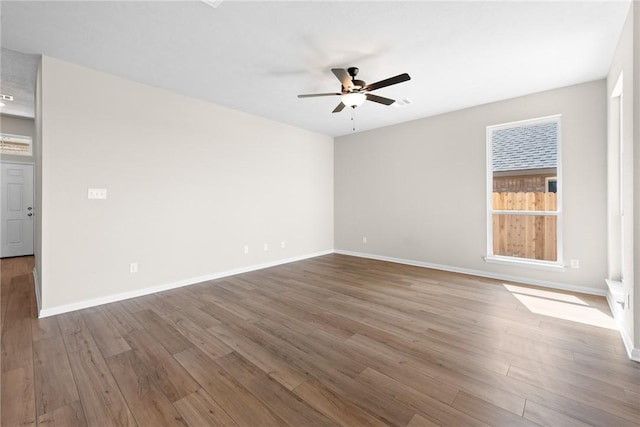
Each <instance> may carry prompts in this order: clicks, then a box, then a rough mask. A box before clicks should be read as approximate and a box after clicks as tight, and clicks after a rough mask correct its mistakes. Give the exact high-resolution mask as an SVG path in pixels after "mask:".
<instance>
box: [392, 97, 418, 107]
mask: <svg viewBox="0 0 640 427" xmlns="http://www.w3.org/2000/svg"><path fill="white" fill-rule="evenodd" d="M412 103H413V101H412V100H410V99H409V98H404V99H399V100H397V101H396V102H394V103H393V106H394V107H396V108H400V107H406V106H407V105H409V104H412Z"/></svg>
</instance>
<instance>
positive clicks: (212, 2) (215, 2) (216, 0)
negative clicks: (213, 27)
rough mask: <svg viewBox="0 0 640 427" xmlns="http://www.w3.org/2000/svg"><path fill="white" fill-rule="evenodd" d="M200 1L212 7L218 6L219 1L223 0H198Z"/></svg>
mask: <svg viewBox="0 0 640 427" xmlns="http://www.w3.org/2000/svg"><path fill="white" fill-rule="evenodd" d="M200 1H201V2H202V3H204V4H206V5H207V6H210V7H212V8H214V9H215V8H217V7H218V6H220V3H222V2H223V0H200Z"/></svg>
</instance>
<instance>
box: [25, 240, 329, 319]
mask: <svg viewBox="0 0 640 427" xmlns="http://www.w3.org/2000/svg"><path fill="white" fill-rule="evenodd" d="M331 253H333V250H332V249H331V250H327V251H322V252H316V253H312V254H306V255H299V256H295V257H290V258H285V259H280V260H276V261H270V262H266V263H263V264H256V265H250V266H247V267H240V268H236V269H233V270H227V271H221V272H218V273H212V274H207V275H205V276H200V277H193V278H190V279H185V280H179V281H177V282H171V283H165V284H163V285H157V286H151V287H148V288H144V289H136V290H134V291H130V292H122V293H119V294H115V295H108V296H105V297H100V298H94V299H90V300H84V301H79V302H75V303H72V304H65V305H60V306H57V307H50V308H45V309H40V304H38V309H39V311H38V317H39V318H43V317H49V316H55V315H57V314H63V313H68V312H70V311H76V310H82V309H83V308H89V307H95V306H97V305H102V304H108V303H111V302H116V301H122V300H126V299H129V298H135V297H141V296H144V295H149V294H153V293H156V292H162V291H168V290H170V289H176V288H181V287H183V286H189V285H195V284H196V283H202V282H207V281H209V280H215V279H220V278H222V277H229V276H235V275H236V274H242V273H248V272H250V271H256V270H262V269H263V268H269V267H275V266H277V265H282V264H288V263H291V262H295V261H301V260H303V259H308V258H315V257H318V256H321V255H328V254H331ZM34 273H35V270H34ZM36 289H37V288H36ZM36 292H37V291H36Z"/></svg>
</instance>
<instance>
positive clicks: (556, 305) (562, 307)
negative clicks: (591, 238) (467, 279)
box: [503, 284, 617, 330]
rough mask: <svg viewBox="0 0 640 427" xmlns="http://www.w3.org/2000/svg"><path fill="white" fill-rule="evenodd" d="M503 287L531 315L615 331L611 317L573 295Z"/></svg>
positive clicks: (509, 286) (518, 287)
mask: <svg viewBox="0 0 640 427" xmlns="http://www.w3.org/2000/svg"><path fill="white" fill-rule="evenodd" d="M503 286H504V287H505V288H506V289H507V290H508V291H510V292H511V293H512V295H513V296H514V297H516V298H517V299H518V301H520V302H521V303H522V305H524V306H525V307H526V308H527V309H528V310H529V311H531V312H532V313H535V314H540V315H543V316H550V317H555V318H557V319H564V320H569V321H572V322H579V323H583V324H585V325H592V326H598V327H601V328H606V329H613V330H616V329H617V326H616V322H615V320H614V319H613V317H611V316H610V315H608V314H606V313H603V312H602V311H600V310H599V309H597V308H594V307H591V306H590V305H589V304H588V303H587V302H585V301H584V300H582V299H580V298H579V297H577V296H575V295H569V294H563V293H559V292H553V291H547V290H543V289H531V288H525V287H522V286H515V285H507V284H504V285H503Z"/></svg>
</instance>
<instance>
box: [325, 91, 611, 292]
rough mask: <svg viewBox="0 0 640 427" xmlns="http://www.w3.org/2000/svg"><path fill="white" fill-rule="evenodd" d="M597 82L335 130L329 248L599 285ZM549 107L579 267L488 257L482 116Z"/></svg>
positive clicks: (510, 116) (601, 136)
mask: <svg viewBox="0 0 640 427" xmlns="http://www.w3.org/2000/svg"><path fill="white" fill-rule="evenodd" d="M605 92H606V86H605V81H604V80H600V81H595V82H590V83H585V84H581V85H576V86H570V87H566V88H561V89H556V90H552V91H548V92H542V93H538V94H534V95H529V96H524V97H520V98H515V99H511V100H506V101H501V102H496V103H492V104H488V105H482V106H478V107H474V108H469V109H465V110H461V111H457V112H453V113H448V114H444V115H440V116H435V117H430V118H425V119H421V120H416V121H412V122H408V123H404V124H400V125H397V126H390V127H387V128H382V129H378V130H374V131H370V132H364V133H358V134H354V135H349V136H344V137H340V138H336V141H335V149H334V150H335V163H334V168H335V246H336V249H338V250H343V251H350V252H359V253H366V254H373V255H377V256H385V257H392V258H399V259H403V260H409V261H418V262H424V263H429V264H435V265H437V266H441V267H444V268H453V269H458V270H470V271H473V272H478V273H485V274H493V275H503V276H504V275H508V276H514V277H521V278H528V279H530V280H533V281H538V282H548V283H551V284H557V285H562V286H566V287H575V288H577V289H579V288H581V287H582V288H586V289H592V290H597V291H601V292H602V291H603V290H604V288H605V283H604V278H605V277H606V273H607V263H606V259H607V254H606V242H607V239H606V232H607V230H606V212H607V211H606V201H607V199H606V143H605V141H606V104H605ZM409 108H410V107H409ZM554 114H562V141H561V150H562V167H563V178H564V182H563V183H562V188H563V189H564V193H563V194H564V222H563V225H564V232H563V236H564V261H565V263H566V264H568V262H569V260H570V259H574V258H575V259H579V260H580V269H570V268H567V269H566V271H563V272H558V271H547V270H540V269H533V268H523V267H514V266H506V265H497V264H488V263H486V262H485V261H484V259H483V256H485V255H486V248H487V220H486V218H487V202H486V140H485V136H486V126H488V125H494V124H500V123H506V122H512V121H517V120H525V119H532V118H537V117H543V116H549V115H554ZM363 236H366V237H367V240H368V241H367V243H366V244H364V243H363V242H362V237H363Z"/></svg>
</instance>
